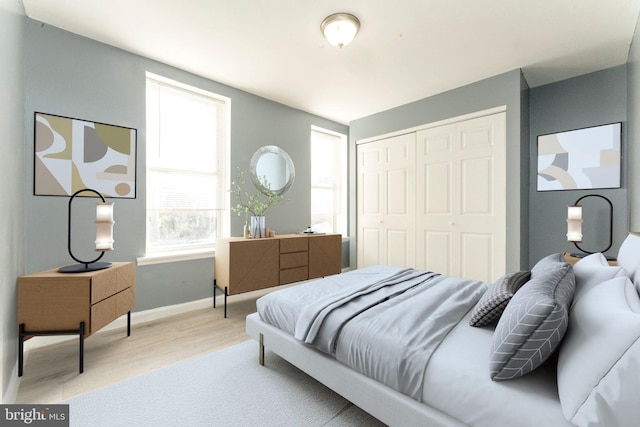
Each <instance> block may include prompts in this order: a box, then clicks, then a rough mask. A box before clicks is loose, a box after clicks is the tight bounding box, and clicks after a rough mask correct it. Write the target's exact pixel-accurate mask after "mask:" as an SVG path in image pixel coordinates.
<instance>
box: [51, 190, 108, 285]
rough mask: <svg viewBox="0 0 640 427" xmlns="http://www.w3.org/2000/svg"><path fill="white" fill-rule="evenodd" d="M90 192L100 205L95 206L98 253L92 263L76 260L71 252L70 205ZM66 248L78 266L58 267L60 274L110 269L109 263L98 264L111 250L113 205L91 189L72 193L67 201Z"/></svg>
mask: <svg viewBox="0 0 640 427" xmlns="http://www.w3.org/2000/svg"><path fill="white" fill-rule="evenodd" d="M86 192H92V193H95V194H97V195H98V197H100V199H101V200H102V203H97V204H96V251H99V252H100V255H98V257H97V258H95V259H94V260H93V261H82V260H80V259H78V258H76V257H75V256H74V255H73V252H72V251H71V204H72V203H73V200H74V199H75V198H76V197H77V196H78V195H79V194H81V193H86ZM67 248H68V249H69V255H70V256H71V258H73V259H74V260H75V261H76V262H78V263H79V264H73V265H67V266H64V267H60V269H59V271H60V272H61V273H81V272H85V271H94V270H102V269H104V268H109V267H111V263H110V262H98V261H99V260H100V258H102V256H103V255H104V252H105V251H112V250H113V203H107V202H106V201H105V199H104V197H103V196H102V194H100V193H99V192H97V191H96V190H93V189H91V188H83V189H81V190H78V191H76V192H75V193H73V195H72V196H71V198H70V199H69V216H68V228H67Z"/></svg>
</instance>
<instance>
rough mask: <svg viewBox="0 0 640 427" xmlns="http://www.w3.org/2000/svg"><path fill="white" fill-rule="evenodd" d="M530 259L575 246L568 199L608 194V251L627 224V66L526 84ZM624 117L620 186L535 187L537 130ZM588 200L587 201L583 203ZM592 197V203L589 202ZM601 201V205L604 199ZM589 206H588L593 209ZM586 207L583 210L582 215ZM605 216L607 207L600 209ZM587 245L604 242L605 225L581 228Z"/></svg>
mask: <svg viewBox="0 0 640 427" xmlns="http://www.w3.org/2000/svg"><path fill="white" fill-rule="evenodd" d="M530 108H531V119H530V125H531V132H530V138H529V142H530V149H529V157H530V166H529V168H530V170H531V171H532V172H531V174H530V189H529V198H530V206H531V212H530V221H529V227H530V228H529V236H530V238H529V242H530V245H529V251H530V264H531V265H533V264H534V263H535V262H536V261H538V260H539V259H540V258H542V257H543V256H545V255H548V254H549V253H552V252H563V251H567V252H580V251H579V250H578V249H577V248H576V247H575V246H574V245H573V244H571V243H569V242H567V239H566V233H567V231H566V228H567V223H566V218H567V205H570V204H574V203H575V201H576V200H577V199H578V198H580V197H581V196H583V195H586V194H600V195H603V196H605V197H607V198H609V199H610V200H611V202H612V203H613V211H614V239H613V246H612V247H611V250H610V251H608V252H607V254H608V255H610V256H612V257H615V256H616V255H617V253H618V248H619V247H620V244H621V243H622V240H623V239H624V237H625V236H626V233H627V231H628V230H629V228H628V227H629V216H628V199H627V197H628V188H629V183H630V176H629V175H628V174H627V173H628V171H629V169H630V168H629V166H631V165H632V162H631V161H630V159H628V158H627V155H626V153H627V144H626V141H627V140H629V141H631V139H628V138H627V135H628V127H629V126H628V124H629V122H628V121H627V67H626V65H622V66H619V67H614V68H610V69H607V70H603V71H599V72H596V73H591V74H587V75H583V76H579V77H575V78H572V79H568V80H564V81H561V82H558V83H554V84H549V85H545V86H540V87H536V88H533V89H531V90H530ZM613 122H623V132H622V135H623V141H622V144H623V145H622V149H623V156H624V159H623V171H624V173H625V174H627V175H626V178H624V177H623V183H622V188H620V189H602V190H570V191H549V192H538V191H537V190H536V170H537V164H536V162H537V159H536V156H537V136H538V135H544V134H548V133H553V132H559V131H565V130H572V129H578V128H583V127H588V126H595V125H600V124H606V123H613ZM597 202H598V201H597V200H596V201H593V199H587V200H585V201H584V206H585V209H588V208H589V206H591V209H599V207H602V206H603V205H604V203H602V202H601V203H600V204H598V203H597ZM587 203H590V205H587ZM591 203H592V204H591ZM604 206H605V207H606V205H604ZM592 212H593V210H592ZM586 215H587V212H585V216H586ZM603 219H604V220H605V221H607V220H608V212H607V211H606V210H605V211H604V212H603ZM583 234H584V236H585V237H584V239H585V240H584V242H583V244H580V246H581V247H583V248H584V249H586V250H589V249H591V250H592V251H597V250H598V249H603V248H604V247H606V245H607V243H608V227H607V226H602V227H598V229H596V230H594V231H592V230H583Z"/></svg>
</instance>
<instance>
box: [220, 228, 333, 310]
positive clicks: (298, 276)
mask: <svg viewBox="0 0 640 427" xmlns="http://www.w3.org/2000/svg"><path fill="white" fill-rule="evenodd" d="M341 271H342V235H340V234H283V235H279V236H276V237H270V238H265V239H249V240H247V239H244V238H241V237H232V238H228V239H220V240H218V241H217V242H216V255H215V280H214V291H213V294H214V298H213V306H214V308H215V306H216V299H215V294H216V289H219V290H220V291H222V292H223V294H224V317H227V296H228V295H236V294H240V293H243V292H250V291H256V290H258V289H265V288H270V287H274V286H279V285H284V284H287V283H293V282H299V281H302V280H308V279H314V278H318V277H323V276H329V275H332V274H338V273H340V272H341Z"/></svg>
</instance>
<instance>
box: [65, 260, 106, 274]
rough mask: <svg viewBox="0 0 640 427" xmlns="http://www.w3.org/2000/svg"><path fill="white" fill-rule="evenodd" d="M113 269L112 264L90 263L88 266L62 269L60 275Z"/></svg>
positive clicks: (67, 266)
mask: <svg viewBox="0 0 640 427" xmlns="http://www.w3.org/2000/svg"><path fill="white" fill-rule="evenodd" d="M109 267H111V263H110V262H89V263H86V264H73V265H66V266H64V267H60V268H59V269H58V271H59V272H60V273H86V272H87V271H96V270H104V269H105V268H109Z"/></svg>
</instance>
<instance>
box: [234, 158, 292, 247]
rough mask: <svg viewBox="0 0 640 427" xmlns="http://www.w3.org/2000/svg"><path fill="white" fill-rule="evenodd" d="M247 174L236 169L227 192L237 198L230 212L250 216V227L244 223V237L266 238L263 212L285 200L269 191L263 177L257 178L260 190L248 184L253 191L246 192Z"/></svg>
mask: <svg viewBox="0 0 640 427" xmlns="http://www.w3.org/2000/svg"><path fill="white" fill-rule="evenodd" d="M247 173H248V172H247V171H246V170H240V168H238V176H237V177H236V179H235V180H233V181H232V182H231V188H230V189H229V192H230V193H231V194H233V195H234V196H236V198H237V204H235V205H232V206H231V210H232V211H233V212H236V213H237V214H238V215H240V214H242V213H244V214H245V215H246V216H248V215H249V214H251V225H250V226H249V224H248V223H247V221H245V237H266V235H265V234H266V221H265V215H264V213H265V211H266V210H267V209H269V208H270V207H271V206H274V205H277V204H279V203H282V202H284V201H285V200H286V198H285V197H284V195H282V194H278V193H277V192H276V191H272V190H269V187H270V185H269V181H268V180H267V178H266V177H264V176H261V177H259V181H260V183H261V184H262V187H263V189H262V190H258V189H257V188H255V187H254V186H253V184H250V185H251V187H253V191H247V190H246V187H247ZM247 226H249V236H247V231H246V229H247Z"/></svg>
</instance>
